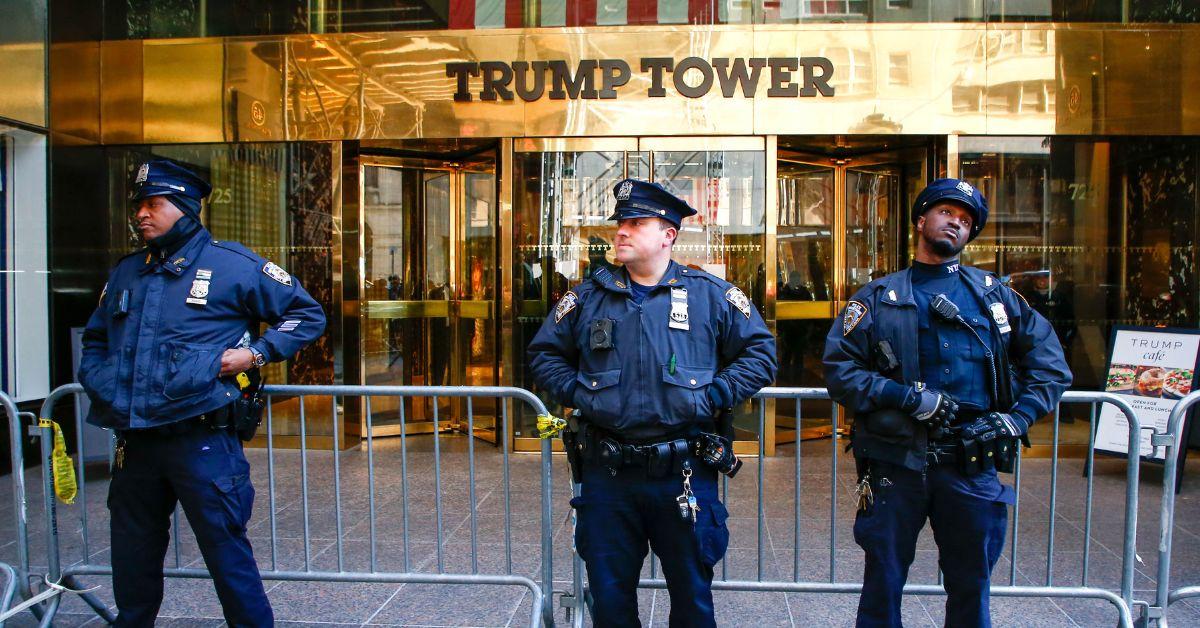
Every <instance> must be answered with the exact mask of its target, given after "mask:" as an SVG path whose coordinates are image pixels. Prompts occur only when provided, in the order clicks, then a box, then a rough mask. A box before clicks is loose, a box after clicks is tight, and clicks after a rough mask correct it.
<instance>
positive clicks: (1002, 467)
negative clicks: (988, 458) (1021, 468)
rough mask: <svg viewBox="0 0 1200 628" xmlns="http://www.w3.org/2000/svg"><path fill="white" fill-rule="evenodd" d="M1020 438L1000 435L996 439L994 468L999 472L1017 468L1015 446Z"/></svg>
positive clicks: (1018, 444) (1010, 471) (1008, 471)
mask: <svg viewBox="0 0 1200 628" xmlns="http://www.w3.org/2000/svg"><path fill="white" fill-rule="evenodd" d="M1020 442H1021V441H1020V439H1017V438H1012V437H1009V436H1001V437H1000V438H997V439H996V470H997V471H999V472H1000V473H1012V472H1013V471H1015V470H1016V468H1017V447H1019V446H1020Z"/></svg>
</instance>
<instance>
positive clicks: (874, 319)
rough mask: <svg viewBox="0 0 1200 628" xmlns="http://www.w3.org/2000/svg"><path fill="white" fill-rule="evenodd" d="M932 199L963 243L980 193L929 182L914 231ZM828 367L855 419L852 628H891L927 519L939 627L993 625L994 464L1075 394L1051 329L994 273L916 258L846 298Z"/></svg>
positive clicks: (1002, 493)
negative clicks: (937, 583)
mask: <svg viewBox="0 0 1200 628" xmlns="http://www.w3.org/2000/svg"><path fill="white" fill-rule="evenodd" d="M939 201H950V202H955V203H958V204H960V205H962V206H964V207H965V208H967V209H968V210H969V211H970V213H971V214H972V215H973V216H974V220H973V221H972V225H971V233H970V238H971V239H973V238H974V237H975V236H977V235H978V234H979V232H980V230H982V228H983V226H984V224H985V223H986V221H987V213H988V207H987V202H986V200H985V199H984V197H983V195H982V194H980V193H979V191H978V190H976V189H975V188H973V187H972V186H971V185H970V184H968V183H966V182H963V181H959V180H956V179H939V180H936V181H934V182H933V183H932V184H930V185H929V186H928V187H927V188H926V189H925V190H924V191H923V192H922V193H921V194H920V195H919V196H918V198H917V200H916V203H915V204H914V206H913V211H912V220H913V222H914V223H915V222H916V221H917V219H918V218H919V217H920V216H921V215H923V214H924V213H925V211H926V210H928V209H929V208H931V207H933V206H934V205H936V204H937V203H938V202H939ZM939 296H940V297H941V299H939ZM939 301H940V302H939ZM947 301H948V302H951V303H953V305H954V306H956V307H957V313H956V315H955V312H954V308H950V310H949V312H947V310H946V305H945V303H946V302H947ZM935 306H936V307H935ZM939 308H940V309H939ZM939 312H941V313H939ZM824 363H825V379H826V382H828V386H829V392H830V394H831V395H832V396H833V398H834V399H835V400H837V401H838V402H839V403H841V404H842V405H844V406H846V407H847V408H849V409H850V410H851V411H852V412H853V413H854V414H855V422H854V428H853V434H852V447H853V450H854V455H855V458H856V461H857V462H858V464H859V475H860V483H859V491H860V494H861V495H862V498H861V499H860V504H859V511H858V513H857V517H856V519H855V523H854V538H855V540H856V541H857V542H858V544H859V545H860V546H861V547H862V548H863V550H864V551H865V552H866V563H865V570H864V575H863V592H862V596H861V598H860V600H859V607H858V625H859V626H900V625H901V616H900V602H901V594H902V590H903V588H904V584H905V582H906V580H907V577H908V569H909V566H910V565H911V564H912V561H913V557H914V549H915V547H916V541H917V536H918V534H919V533H920V531H921V529H922V528H923V527H924V526H925V521H926V519H928V520H929V522H930V525H931V526H932V528H933V533H934V540H935V541H936V543H937V546H938V550H939V565H940V567H941V569H942V571H943V573H944V574H945V579H944V581H945V588H946V593H947V596H948V598H947V601H946V625H947V626H990V625H991V619H990V610H989V603H988V591H989V587H990V578H991V572H992V568H993V567H995V565H996V561H997V560H998V559H999V557H1000V553H1001V550H1002V547H1003V545H1004V537H1005V531H1006V525H1007V520H1008V506H1009V505H1010V504H1011V503H1012V502H1013V497H1014V494H1013V490H1012V488H1010V487H1009V486H1007V485H1004V484H1002V483H1001V482H1000V480H999V477H998V475H997V469H996V468H997V467H998V466H1001V467H1002V466H1004V465H1003V464H999V463H997V462H996V460H998V459H999V458H998V457H1001V456H1005V457H1006V458H1005V459H1007V460H1012V459H1013V458H1015V453H1016V449H1017V448H1018V442H1017V439H1023V438H1025V436H1024V435H1025V433H1026V431H1027V430H1028V428H1029V426H1030V425H1032V424H1033V422H1034V421H1036V420H1037V419H1039V418H1041V417H1042V416H1045V415H1046V414H1047V413H1049V412H1051V411H1052V410H1053V409H1054V408H1055V406H1056V405H1057V404H1058V401H1059V399H1060V398H1061V396H1062V393H1063V391H1065V390H1066V388H1067V387H1068V386H1069V385H1070V383H1071V373H1070V370H1069V369H1068V367H1067V364H1066V360H1065V358H1064V356H1063V350H1062V346H1061V344H1060V343H1059V340H1058V338H1057V336H1055V334H1054V330H1053V328H1052V327H1051V325H1050V323H1049V322H1048V321H1047V320H1046V319H1045V318H1044V317H1042V315H1041V314H1039V313H1037V312H1036V311H1034V310H1033V309H1032V308H1031V307H1029V304H1028V303H1026V302H1025V300H1024V298H1023V297H1021V295H1020V294H1018V293H1017V292H1015V291H1014V290H1012V289H1010V288H1009V287H1008V286H1006V285H1003V284H1002V283H1001V282H1000V280H999V279H998V278H997V277H996V276H995V275H993V274H991V273H988V272H986V271H983V270H980V269H977V268H972V267H967V266H960V265H959V263H958V261H957V260H955V261H952V262H949V263H945V264H939V265H933V264H922V263H920V262H917V261H915V260H914V262H913V265H912V266H911V267H910V268H908V269H906V270H902V271H900V272H896V273H892V274H890V275H887V276H886V277H882V278H880V279H877V280H875V281H872V282H871V283H869V284H867V285H866V286H864V287H863V288H862V289H861V290H859V291H858V292H857V293H856V294H855V295H854V297H853V298H852V299H851V301H850V302H849V303H848V304H847V306H846V308H845V310H844V311H843V313H842V316H841V317H840V318H839V319H838V320H836V321H835V322H834V325H833V327H832V328H831V329H830V331H829V335H828V337H827V340H826V344H825V355H824ZM947 400H950V401H947ZM955 401H956V402H957V412H956V413H955V412H951V413H950V414H947V415H944V416H947V417H949V416H951V415H952V416H953V420H952V421H948V422H949V423H950V424H949V425H944V424H939V423H938V422H937V421H932V422H931V421H929V420H928V419H929V418H930V415H932V414H934V412H935V411H934V406H937V407H939V408H944V407H945V406H946V405H952V404H953V403H954V402H955ZM927 402H932V403H927ZM938 404H940V405H938ZM939 411H940V410H939ZM914 417H919V418H921V419H926V420H918V418H914ZM976 436H978V437H979V438H976ZM982 442H987V443H990V445H989V446H988V447H980V443H982Z"/></svg>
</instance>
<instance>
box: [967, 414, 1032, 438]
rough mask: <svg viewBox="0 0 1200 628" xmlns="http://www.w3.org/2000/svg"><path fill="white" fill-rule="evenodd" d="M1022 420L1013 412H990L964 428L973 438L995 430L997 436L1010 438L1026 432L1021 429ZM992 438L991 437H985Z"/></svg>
mask: <svg viewBox="0 0 1200 628" xmlns="http://www.w3.org/2000/svg"><path fill="white" fill-rule="evenodd" d="M1020 426H1021V421H1018V420H1017V419H1014V418H1013V416H1012V415H1011V414H1006V413H1003V412H989V413H987V414H985V415H983V416H981V417H979V418H978V419H975V422H974V423H972V424H970V425H968V426H967V427H965V428H963V433H964V434H966V435H968V436H969V437H971V438H976V439H981V438H983V437H984V436H985V435H987V434H991V433H993V432H995V435H996V436H1007V437H1009V438H1017V437H1019V436H1021V435H1022V434H1024V433H1025V430H1023V429H1021V427H1020ZM984 440H990V439H984Z"/></svg>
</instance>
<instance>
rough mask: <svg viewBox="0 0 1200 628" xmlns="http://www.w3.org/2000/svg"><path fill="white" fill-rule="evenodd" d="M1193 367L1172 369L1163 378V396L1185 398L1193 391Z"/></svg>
mask: <svg viewBox="0 0 1200 628" xmlns="http://www.w3.org/2000/svg"><path fill="white" fill-rule="evenodd" d="M1193 375H1194V373H1193V371H1192V369H1171V370H1170V371H1169V372H1167V376H1166V378H1164V379H1163V385H1162V396H1163V397H1164V398H1167V399H1183V398H1184V397H1186V396H1187V395H1188V393H1190V392H1192V377H1193Z"/></svg>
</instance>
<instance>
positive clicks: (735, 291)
mask: <svg viewBox="0 0 1200 628" xmlns="http://www.w3.org/2000/svg"><path fill="white" fill-rule="evenodd" d="M725 300H726V301H729V302H730V303H732V304H733V306H734V307H736V308H737V309H738V310H739V311H741V313H742V314H743V315H745V317H746V318H750V308H751V305H750V298H749V297H747V296H746V293H745V292H742V291H741V290H740V289H739V288H737V287H736V286H735V287H733V288H730V289H729V290H726V291H725Z"/></svg>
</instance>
